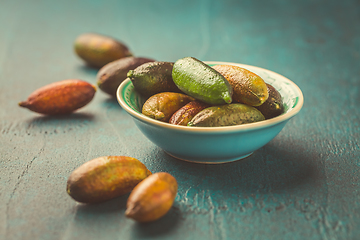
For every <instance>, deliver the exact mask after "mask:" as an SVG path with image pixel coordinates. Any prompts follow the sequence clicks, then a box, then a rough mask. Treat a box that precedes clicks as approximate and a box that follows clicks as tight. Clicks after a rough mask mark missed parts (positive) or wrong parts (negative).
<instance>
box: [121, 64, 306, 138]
mask: <svg viewBox="0 0 360 240" xmlns="http://www.w3.org/2000/svg"><path fill="white" fill-rule="evenodd" d="M203 62H204V63H206V64H231V65H235V66H240V67H250V68H253V69H258V70H262V71H264V70H265V71H268V72H271V73H272V74H274V75H278V76H279V77H281V78H283V79H285V80H286V81H287V82H288V83H289V84H290V85H291V86H292V87H293V88H295V89H296V91H297V93H298V101H297V103H296V106H295V107H294V108H292V109H291V110H290V111H288V112H286V113H285V114H282V115H280V116H277V117H274V118H270V119H266V120H263V121H259V122H255V123H247V124H242V125H233V126H223V127H188V126H181V125H173V124H170V123H166V122H161V121H159V120H155V119H152V118H150V117H147V116H145V115H143V114H141V113H138V112H136V111H134V110H133V109H132V108H131V107H129V105H128V104H127V102H126V101H125V98H124V96H123V94H121V93H122V92H123V89H124V88H125V87H127V86H128V85H130V84H131V80H130V79H129V78H126V79H125V80H124V81H123V82H122V83H121V84H120V85H119V87H118V89H117V91H116V98H117V101H118V103H119V104H120V106H121V107H122V108H123V109H124V110H125V111H126V112H127V113H129V114H130V115H131V116H132V117H134V118H136V119H138V120H140V121H142V122H146V123H148V124H151V125H154V126H157V127H162V128H166V129H169V130H173V131H180V132H193V133H195V132H199V133H200V132H201V133H216V132H221V133H225V132H247V131H253V130H259V129H262V128H267V127H271V126H274V125H277V124H280V123H282V122H284V121H287V120H289V119H290V118H292V117H294V116H295V115H296V114H297V113H298V112H299V111H300V110H301V108H302V106H303V104H304V96H303V94H302V91H301V89H300V88H299V87H298V86H297V85H296V84H295V83H294V82H293V81H291V80H290V79H288V78H286V77H284V76H283V75H280V74H278V73H276V72H273V71H271V70H268V69H265V68H261V67H257V66H252V65H247V64H241V63H232V62H222V61H203Z"/></svg>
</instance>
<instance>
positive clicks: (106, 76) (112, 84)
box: [97, 56, 155, 97]
mask: <svg viewBox="0 0 360 240" xmlns="http://www.w3.org/2000/svg"><path fill="white" fill-rule="evenodd" d="M154 61H155V60H153V59H150V58H143V57H133V56H131V57H125V58H121V59H118V60H115V61H113V62H110V63H108V64H106V65H105V66H103V67H102V68H101V69H100V70H99V72H98V74H97V85H98V87H99V88H100V90H102V91H103V92H105V93H107V94H110V95H111V96H113V97H115V96H116V90H117V88H118V87H119V85H120V84H121V83H122V82H123V81H124V80H125V79H126V77H127V76H126V75H127V73H128V72H129V71H130V70H133V69H135V68H137V67H138V66H140V65H142V64H144V63H147V62H154Z"/></svg>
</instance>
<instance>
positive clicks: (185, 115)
mask: <svg viewBox="0 0 360 240" xmlns="http://www.w3.org/2000/svg"><path fill="white" fill-rule="evenodd" d="M207 107H210V105H209V104H207V103H204V102H200V101H191V102H189V103H188V104H186V105H185V106H183V107H182V108H180V109H179V110H177V111H176V112H175V113H174V114H173V115H172V116H171V118H170V120H169V123H171V124H174V125H182V126H187V124H188V123H189V122H190V121H191V119H193V117H194V116H195V115H196V114H198V113H199V112H200V111H201V110H203V109H205V108H207Z"/></svg>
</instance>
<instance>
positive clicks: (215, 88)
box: [172, 57, 233, 105]
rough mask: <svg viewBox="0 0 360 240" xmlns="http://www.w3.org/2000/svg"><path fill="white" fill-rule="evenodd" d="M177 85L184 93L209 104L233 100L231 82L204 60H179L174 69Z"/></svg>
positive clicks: (173, 73)
mask: <svg viewBox="0 0 360 240" xmlns="http://www.w3.org/2000/svg"><path fill="white" fill-rule="evenodd" d="M172 78H173V81H174V82H175V84H176V86H178V88H179V89H180V90H181V91H183V92H184V93H186V94H188V95H190V96H192V97H194V98H196V99H198V100H200V101H203V102H205V103H208V104H213V105H220V104H226V103H231V102H232V92H233V90H232V87H231V85H230V84H229V82H228V81H227V80H226V79H225V78H224V76H222V75H221V74H220V73H218V72H217V71H216V70H214V69H213V68H211V67H210V66H209V65H207V64H205V63H203V62H202V61H200V60H198V59H196V58H193V57H185V58H181V59H179V60H177V61H176V62H175V64H174V67H173V70H172Z"/></svg>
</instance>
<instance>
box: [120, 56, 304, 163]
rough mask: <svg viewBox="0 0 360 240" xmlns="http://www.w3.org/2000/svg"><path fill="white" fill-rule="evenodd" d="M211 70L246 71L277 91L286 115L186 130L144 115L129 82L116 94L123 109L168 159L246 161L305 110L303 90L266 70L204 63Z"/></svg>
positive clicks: (125, 82) (123, 83)
mask: <svg viewBox="0 0 360 240" xmlns="http://www.w3.org/2000/svg"><path fill="white" fill-rule="evenodd" d="M205 63H206V64H208V65H210V66H214V65H218V64H231V65H235V66H240V67H243V68H246V69H248V70H250V71H252V72H254V73H256V74H258V75H259V76H260V77H262V78H263V79H264V81H265V82H267V83H269V84H271V85H272V86H273V87H274V88H276V89H277V90H278V91H279V92H280V94H281V96H282V98H283V102H284V104H285V112H284V113H283V114H282V115H280V116H278V117H275V118H272V119H268V120H264V121H261V122H256V123H249V124H243V125H237V126H226V127H187V126H178V125H172V124H169V123H164V122H161V121H157V120H154V119H152V118H149V117H147V116H144V115H142V114H141V109H142V104H143V103H144V99H142V98H141V96H140V95H139V94H138V93H137V92H136V91H135V89H134V86H133V85H132V83H131V81H130V80H129V79H127V80H125V81H124V82H122V84H121V85H120V86H119V88H118V90H117V99H118V102H119V104H120V105H121V107H122V108H123V109H124V110H125V111H127V112H128V113H129V114H130V115H131V116H132V117H133V119H134V121H135V124H136V125H137V127H138V128H139V129H140V131H141V132H142V133H143V134H144V135H145V136H146V137H147V138H148V139H150V141H152V142H153V143H154V144H156V145H157V146H159V147H160V148H162V149H163V150H164V151H165V152H166V153H168V154H169V155H171V156H173V157H175V158H178V159H181V160H185V161H190V162H197V163H207V164H209V163H212V164H214V163H225V162H231V161H236V160H239V159H242V158H245V157H247V156H249V155H250V154H252V153H253V152H254V151H255V150H257V149H259V148H261V147H263V146H264V145H265V144H267V143H268V142H269V141H270V140H272V139H273V138H274V137H275V136H276V135H277V134H278V133H279V132H280V131H281V130H282V129H283V127H284V126H285V124H286V123H287V122H288V121H289V120H290V119H291V118H292V117H294V116H295V115H296V114H297V113H298V112H299V111H300V109H301V108H302V105H303V102H304V98H303V94H302V92H301V90H300V89H299V87H298V86H297V85H295V84H294V83H293V82H292V81H290V80H289V79H287V78H285V77H283V76H281V75H279V74H277V73H275V72H272V71H269V70H266V69H263V68H259V67H255V66H250V65H244V64H238V63H228V62H212V61H208V62H205Z"/></svg>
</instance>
